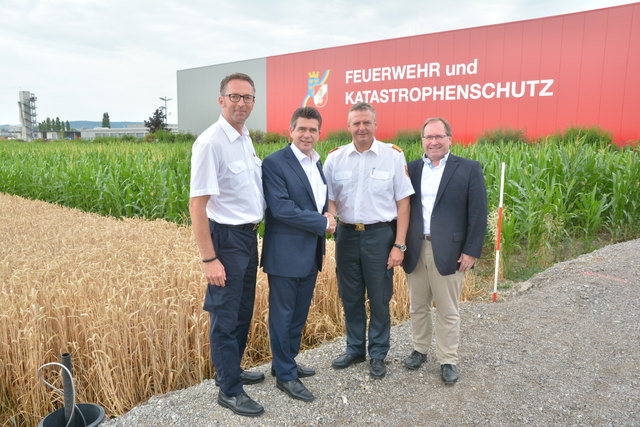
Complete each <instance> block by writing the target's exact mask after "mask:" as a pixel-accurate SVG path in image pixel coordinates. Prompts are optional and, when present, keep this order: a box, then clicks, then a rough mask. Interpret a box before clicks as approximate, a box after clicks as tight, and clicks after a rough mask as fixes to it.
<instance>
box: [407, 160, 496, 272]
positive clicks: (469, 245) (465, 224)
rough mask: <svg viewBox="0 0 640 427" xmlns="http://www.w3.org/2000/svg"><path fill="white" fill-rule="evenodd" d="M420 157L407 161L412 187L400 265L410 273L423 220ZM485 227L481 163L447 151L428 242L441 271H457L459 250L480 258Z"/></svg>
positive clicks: (418, 253) (484, 197)
mask: <svg viewBox="0 0 640 427" xmlns="http://www.w3.org/2000/svg"><path fill="white" fill-rule="evenodd" d="M423 166H424V161H423V160H422V158H420V159H418V160H414V161H412V162H410V163H409V164H408V165H407V167H408V169H409V177H410V178H411V184H412V185H413V189H414V190H415V194H413V195H412V196H411V215H410V218H409V230H408V231H407V251H406V252H405V254H404V263H403V267H404V270H405V271H406V272H407V273H411V272H412V271H413V270H414V269H415V267H416V265H417V263H418V259H419V258H420V250H421V248H422V242H423V240H422V235H423V234H424V223H423V220H422V191H421V183H422V168H423ZM486 229H487V190H486V188H485V185H484V176H483V174H482V167H481V166H480V163H478V162H477V161H475V160H470V159H465V158H463V157H458V156H454V155H453V154H449V157H448V159H447V165H446V166H445V168H444V172H443V174H442V180H441V181H440V186H439V187H438V192H437V194H436V201H435V203H434V205H433V211H432V212H431V245H432V247H433V257H434V260H435V263H436V267H437V269H438V271H439V272H440V274H441V275H443V276H447V275H450V274H453V273H455V272H456V270H457V269H458V267H459V264H458V258H460V255H461V254H462V253H465V254H467V255H471V256H473V257H476V258H480V254H481V252H482V245H483V243H484V236H485V233H486Z"/></svg>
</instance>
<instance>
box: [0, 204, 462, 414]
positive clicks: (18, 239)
mask: <svg viewBox="0 0 640 427" xmlns="http://www.w3.org/2000/svg"><path fill="white" fill-rule="evenodd" d="M0 236H2V245H1V246H0V286H1V287H0V307H1V312H0V383H1V384H2V387H1V390H2V391H1V394H0V414H2V415H1V416H0V425H16V424H17V425H35V424H37V422H38V421H39V420H40V419H42V418H43V417H44V416H46V415H47V414H48V413H50V412H52V411H53V410H55V409H57V408H59V407H61V406H62V399H61V397H59V396H58V395H57V394H55V393H54V392H52V391H51V390H50V389H49V388H48V387H46V386H45V385H44V384H43V383H42V382H41V381H40V380H39V379H38V378H37V375H36V371H37V369H38V367H40V366H41V365H42V364H44V363H48V362H57V361H59V358H60V355H61V354H62V353H67V352H68V353H71V354H72V356H73V365H74V380H75V381H76V384H77V385H76V387H77V389H76V392H77V401H78V402H80V403H97V404H99V405H100V406H102V407H104V408H105V410H106V413H107V416H115V415H119V414H122V413H124V412H126V411H127V410H129V409H131V408H132V407H133V406H135V405H136V404H138V403H140V402H142V401H145V400H147V399H148V398H149V397H150V396H152V395H154V394H161V393H166V392H168V391H171V390H175V389H180V388H185V387H188V386H190V385H193V384H196V383H198V382H200V381H202V380H203V379H204V378H211V377H212V376H213V375H214V372H213V369H212V367H211V363H210V359H209V343H208V314H207V313H206V312H205V311H203V310H202V302H203V298H204V292H205V284H204V283H203V279H202V273H201V264H200V261H199V256H198V253H197V249H196V245H195V242H194V240H193V238H192V235H191V230H190V228H189V227H186V226H180V225H176V224H174V223H170V222H166V221H163V220H155V221H146V220H143V219H124V220H116V219H113V218H110V217H103V216H99V215H97V214H91V213H86V212H82V211H79V210H76V209H70V208H64V207H60V206H57V205H53V204H49V203H45V202H41V201H33V200H27V199H23V198H21V197H17V196H10V195H6V194H2V193H0ZM469 282H471V283H470V284H469ZM472 282H473V280H471V281H469V280H467V281H466V284H465V288H469V289H466V290H465V291H464V293H465V296H464V298H467V297H468V296H469V295H470V294H469V292H470V290H471V289H473V283H472ZM394 286H395V295H394V298H393V300H392V302H391V308H392V316H393V322H394V323H398V322H400V321H403V320H406V319H407V318H408V305H409V303H408V292H407V289H406V283H405V280H404V274H403V273H402V272H401V270H400V269H396V272H395V283H394ZM267 302H268V287H267V279H266V275H265V274H264V273H262V271H259V274H258V282H257V291H256V302H255V309H254V321H253V324H252V327H251V331H250V336H249V343H248V346H247V352H246V354H245V358H244V360H243V365H244V367H245V368H247V367H250V366H253V365H256V364H258V363H261V362H264V361H266V360H268V359H269V358H270V351H269V341H268V327H267V319H268V304H267ZM343 334H344V320H343V315H342V306H341V303H340V300H339V298H338V294H337V283H336V279H335V261H334V258H333V241H328V245H327V256H326V259H325V265H324V268H323V272H322V273H321V274H320V275H319V276H318V282H317V285H316V291H315V294H314V299H313V302H312V307H311V309H310V313H309V320H308V322H307V326H306V328H305V332H304V337H303V346H304V347H305V348H309V347H312V346H315V345H318V344H319V343H321V342H323V341H326V340H331V339H333V338H335V337H338V336H341V335H343ZM43 374H44V377H45V378H46V379H47V380H48V381H49V382H52V383H53V384H55V385H56V386H57V387H59V388H62V385H61V381H60V374H59V369H57V368H54V367H52V368H45V369H44V370H43Z"/></svg>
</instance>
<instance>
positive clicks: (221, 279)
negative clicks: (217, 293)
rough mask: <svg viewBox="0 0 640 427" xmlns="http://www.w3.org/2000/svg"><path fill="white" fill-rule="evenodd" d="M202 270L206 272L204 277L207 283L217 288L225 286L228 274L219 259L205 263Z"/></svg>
mask: <svg viewBox="0 0 640 427" xmlns="http://www.w3.org/2000/svg"><path fill="white" fill-rule="evenodd" d="M202 269H203V270H204V277H205V279H207V283H211V284H212V285H215V286H224V285H225V281H226V280H227V274H226V273H225V271H224V265H222V263H221V262H220V260H219V259H217V260H215V261H211V262H206V263H204V265H203V267H202Z"/></svg>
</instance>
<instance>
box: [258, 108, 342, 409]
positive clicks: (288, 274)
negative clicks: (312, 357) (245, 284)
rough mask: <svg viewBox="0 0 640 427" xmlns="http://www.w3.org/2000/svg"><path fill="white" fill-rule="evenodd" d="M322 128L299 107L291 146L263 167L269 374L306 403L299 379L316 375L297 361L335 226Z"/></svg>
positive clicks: (307, 397)
mask: <svg viewBox="0 0 640 427" xmlns="http://www.w3.org/2000/svg"><path fill="white" fill-rule="evenodd" d="M321 125H322V117H321V116H320V113H319V112H318V110H316V109H315V108H313V107H302V108H298V109H297V110H296V111H295V112H294V113H293V116H292V118H291V126H290V134H291V138H292V144H290V145H288V146H287V147H285V148H283V149H281V150H279V151H276V152H275V153H273V154H271V155H269V156H268V157H267V158H266V159H264V162H263V163H262V184H263V188H264V195H265V200H266V201H267V210H266V212H265V232H264V240H263V242H262V258H261V264H262V268H263V270H264V271H265V273H267V275H268V280H269V340H270V343H271V353H272V356H273V361H272V369H271V373H272V374H273V375H275V376H276V386H277V387H278V388H279V389H280V390H283V391H284V392H286V393H287V394H288V395H289V396H291V397H293V398H294V399H299V400H303V401H307V402H309V401H312V400H313V399H314V397H313V394H312V393H311V392H310V391H309V390H308V389H307V388H306V387H305V386H304V384H303V383H302V382H301V381H300V377H306V376H311V375H314V374H315V371H313V369H310V368H307V367H304V366H302V365H298V364H297V363H296V361H295V357H296V356H297V355H298V352H299V350H300V341H301V338H302V328H303V327H304V324H305V322H306V320H307V314H308V313H309V306H310V305H311V297H312V296H313V289H314V287H315V283H316V277H317V275H318V271H319V270H321V269H322V259H323V255H324V250H325V233H326V232H329V233H333V232H334V231H335V225H336V222H335V218H333V216H332V215H331V214H329V213H327V184H326V180H325V178H324V174H323V173H322V164H321V163H320V156H319V155H318V153H316V151H315V150H314V149H313V147H314V146H315V144H316V143H317V142H318V139H319V138H320V126H321Z"/></svg>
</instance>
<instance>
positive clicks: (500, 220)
mask: <svg viewBox="0 0 640 427" xmlns="http://www.w3.org/2000/svg"><path fill="white" fill-rule="evenodd" d="M504 167H505V166H504V162H502V172H501V173H500V203H499V204H498V232H497V233H496V271H495V273H494V275H493V302H496V298H497V294H498V267H499V266H500V234H501V233H502V200H503V196H504Z"/></svg>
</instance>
